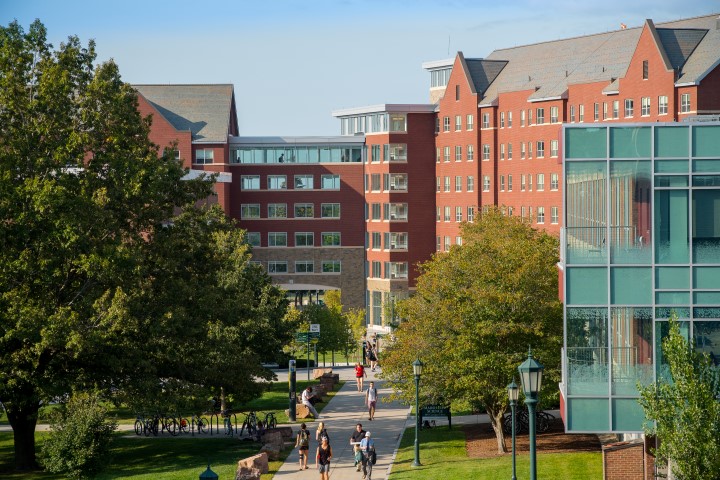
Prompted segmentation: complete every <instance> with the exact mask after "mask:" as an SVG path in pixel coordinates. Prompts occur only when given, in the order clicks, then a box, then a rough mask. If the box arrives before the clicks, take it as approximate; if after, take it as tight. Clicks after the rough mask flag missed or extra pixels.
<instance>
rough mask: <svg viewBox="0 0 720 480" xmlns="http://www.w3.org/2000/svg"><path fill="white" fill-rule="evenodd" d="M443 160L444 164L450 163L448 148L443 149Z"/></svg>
mask: <svg viewBox="0 0 720 480" xmlns="http://www.w3.org/2000/svg"><path fill="white" fill-rule="evenodd" d="M443 160H444V161H445V162H449V161H450V147H445V148H443Z"/></svg>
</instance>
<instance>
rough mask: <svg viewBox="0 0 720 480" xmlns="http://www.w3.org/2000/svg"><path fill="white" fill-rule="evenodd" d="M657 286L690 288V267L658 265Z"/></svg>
mask: <svg viewBox="0 0 720 480" xmlns="http://www.w3.org/2000/svg"><path fill="white" fill-rule="evenodd" d="M719 273H720V272H719ZM655 288H661V289H666V288H677V289H688V288H690V267H656V268H655Z"/></svg>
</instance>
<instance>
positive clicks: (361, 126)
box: [340, 113, 407, 135]
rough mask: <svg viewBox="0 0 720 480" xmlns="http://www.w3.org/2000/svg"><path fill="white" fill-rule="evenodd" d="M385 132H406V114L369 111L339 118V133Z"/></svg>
mask: <svg viewBox="0 0 720 480" xmlns="http://www.w3.org/2000/svg"><path fill="white" fill-rule="evenodd" d="M387 132H390V133H402V132H407V116H406V115H405V114H404V113H371V114H369V115H357V116H353V117H343V118H341V119H340V135H355V134H356V133H387Z"/></svg>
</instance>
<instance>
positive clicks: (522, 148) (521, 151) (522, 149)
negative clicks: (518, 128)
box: [520, 142, 525, 160]
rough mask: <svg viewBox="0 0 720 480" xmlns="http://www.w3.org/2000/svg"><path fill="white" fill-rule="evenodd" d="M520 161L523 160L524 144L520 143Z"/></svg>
mask: <svg viewBox="0 0 720 480" xmlns="http://www.w3.org/2000/svg"><path fill="white" fill-rule="evenodd" d="M520 160H525V142H520Z"/></svg>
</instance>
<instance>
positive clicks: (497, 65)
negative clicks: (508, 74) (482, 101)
mask: <svg viewBox="0 0 720 480" xmlns="http://www.w3.org/2000/svg"><path fill="white" fill-rule="evenodd" d="M458 55H459V56H460V61H461V63H462V65H463V68H464V70H465V74H466V76H467V77H468V78H469V79H470V89H471V90H472V92H473V93H479V94H480V95H482V94H483V93H485V90H487V88H488V87H489V86H490V84H491V83H492V82H493V81H494V80H495V79H496V78H497V76H498V75H499V74H500V72H501V71H502V69H503V68H505V65H507V62H506V61H504V60H485V59H483V58H465V57H464V56H463V55H462V52H458Z"/></svg>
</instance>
